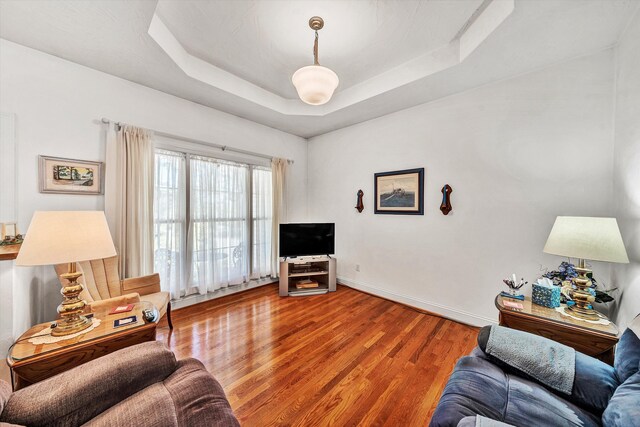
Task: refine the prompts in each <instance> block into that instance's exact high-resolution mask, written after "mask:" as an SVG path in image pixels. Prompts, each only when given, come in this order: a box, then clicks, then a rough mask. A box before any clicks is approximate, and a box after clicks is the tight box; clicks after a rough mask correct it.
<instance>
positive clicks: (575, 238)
mask: <svg viewBox="0 0 640 427" xmlns="http://www.w3.org/2000/svg"><path fill="white" fill-rule="evenodd" d="M544 252H545V253H548V254H552V255H560V256H566V257H570V258H578V265H577V266H576V272H577V273H578V277H576V278H575V279H573V283H574V284H575V286H576V288H577V289H576V290H574V291H573V293H572V295H571V298H573V300H574V302H575V304H574V305H572V306H570V307H568V310H570V312H571V314H574V315H575V316H576V317H579V318H581V319H588V320H596V319H598V313H597V312H596V311H595V310H593V308H591V307H592V306H591V305H592V303H593V302H594V301H595V297H594V296H593V295H592V294H591V293H590V292H589V288H590V287H591V279H589V278H588V277H587V274H588V273H590V272H591V270H590V269H588V268H587V267H586V264H585V259H589V260H593V261H605V262H618V263H628V262H629V258H628V257H627V251H626V250H625V248H624V243H623V242H622V236H621V235H620V229H619V228H618V222H617V221H616V219H615V218H593V217H575V216H559V217H557V218H556V222H555V223H554V224H553V228H552V229H551V233H550V234H549V238H548V239H547V243H546V244H545V245H544Z"/></svg>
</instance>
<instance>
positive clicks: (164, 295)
mask: <svg viewBox="0 0 640 427" xmlns="http://www.w3.org/2000/svg"><path fill="white" fill-rule="evenodd" d="M169 299H170V296H169V292H156V293H154V294H148V295H140V301H148V302H150V303H151V304H153V305H154V306H155V307H156V308H157V309H158V312H159V313H160V317H163V316H164V315H165V314H166V313H167V303H169Z"/></svg>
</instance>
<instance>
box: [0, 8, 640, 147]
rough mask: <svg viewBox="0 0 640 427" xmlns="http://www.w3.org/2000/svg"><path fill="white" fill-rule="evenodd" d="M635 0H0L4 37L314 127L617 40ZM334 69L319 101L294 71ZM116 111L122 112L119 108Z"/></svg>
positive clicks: (301, 131) (297, 130)
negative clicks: (304, 94)
mask: <svg viewBox="0 0 640 427" xmlns="http://www.w3.org/2000/svg"><path fill="white" fill-rule="evenodd" d="M639 5H640V2H637V1H635V0H589V1H578V0H493V1H491V0H459V1H444V0H442V1H411V0H397V1H360V0H353V1H346V0H342V1H323V0H316V1H306V0H280V1H278V0H270V1H267V0H262V1H255V0H252V1H248V0H247V1H243V0H233V1H221V0H216V1H203V0H198V1H188V0H186V1H177V0H171V1H169V0H160V1H158V2H156V1H150V0H129V1H111V0H92V1H86V0H59V1H50V0H29V1H17V0H16V1H13V0H1V1H0V37H2V38H5V39H8V40H10V41H13V42H16V43H19V44H22V45H25V46H29V47H32V48H35V49H38V50H41V51H44V52H47V53H50V54H53V55H56V56H59V57H62V58H65V59H68V60H70V61H73V62H76V63H79V64H82V65H85V66H88V67H91V68H94V69H97V70H100V71H104V72H107V73H110V74H113V75H116V76H119V77H122V78H125V79H127V80H131V81H134V82H136V83H140V84H143V85H145V86H149V87H152V88H154V89H158V90H161V91H163V92H167V93H170V94H173V95H176V96H179V97H182V98H185V99H189V100H192V101H194V102H197V103H200V104H203V105H207V106H210V107H213V108H216V109H219V110H222V111H226V112H229V113H231V114H235V115H238V116H241V117H245V118H248V119H250V120H253V121H256V122H258V123H262V124H265V125H267V126H271V127H274V128H277V129H281V130H283V131H286V132H290V133H293V134H296V135H300V136H303V137H311V136H314V135H318V134H322V133H325V132H328V131H331V130H334V129H338V128H340V127H344V126H348V125H351V124H354V123H358V122H361V121H364V120H368V119H371V118H374V117H378V116H381V115H385V114H389V113H392V112H394V111H398V110H400V109H404V108H408V107H411V106H414V105H417V104H420V103H424V102H429V101H433V100H435V99H438V98H441V97H444V96H447V95H451V94H454V93H457V92H460V91H464V90H467V89H470V88H473V87H476V86H479V85H483V84H486V83H489V82H492V81H496V80H499V79H504V78H508V77H512V76H515V75H517V74H520V73H523V72H527V71H531V70H534V69H537V68H540V67H544V66H548V65H551V64H553V63H556V62H559V61H563V60H567V59H570V58H573V57H577V56H580V55H585V54H589V53H593V52H596V51H598V50H600V49H604V48H607V47H610V46H612V45H614V44H615V43H616V42H617V40H618V38H619V37H620V34H621V32H622V31H623V30H624V28H625V27H626V25H627V23H628V22H629V21H630V18H631V17H632V15H633V13H635V11H636V10H637V9H638V6H639ZM313 15H320V16H322V17H323V18H324V19H325V21H326V25H325V28H324V29H323V30H321V31H320V63H321V64H323V65H325V66H328V67H330V68H331V69H333V70H334V71H336V73H337V74H338V75H339V77H340V86H339V87H338V89H337V91H336V95H335V96H334V99H333V100H331V101H330V102H329V103H328V104H326V105H324V106H320V107H312V106H308V105H305V104H303V103H302V101H300V100H298V99H297V97H296V94H295V90H294V89H293V86H292V85H291V81H290V78H291V75H292V74H293V72H294V71H295V70H296V69H297V68H299V67H301V66H304V65H308V64H310V63H311V62H312V54H311V47H312V44H313V32H312V31H311V30H310V29H309V27H308V24H307V21H308V19H309V17H311V16H313ZM114 119H118V120H123V121H126V118H125V117H114Z"/></svg>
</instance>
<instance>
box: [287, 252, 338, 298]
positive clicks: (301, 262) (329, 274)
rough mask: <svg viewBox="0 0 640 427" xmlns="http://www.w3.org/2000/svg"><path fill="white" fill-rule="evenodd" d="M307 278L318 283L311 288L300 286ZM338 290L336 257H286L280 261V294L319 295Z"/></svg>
mask: <svg viewBox="0 0 640 427" xmlns="http://www.w3.org/2000/svg"><path fill="white" fill-rule="evenodd" d="M305 279H307V280H308V281H310V282H315V283H317V286H315V287H310V288H299V287H298V285H299V283H300V282H302V281H304V280H305ZM335 290H336V259H335V258H331V257H329V256H308V257H297V258H285V259H284V260H282V261H280V288H279V295H280V296H281V297H285V296H304V295H319V294H326V293H327V292H335Z"/></svg>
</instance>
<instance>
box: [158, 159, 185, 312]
mask: <svg viewBox="0 0 640 427" xmlns="http://www.w3.org/2000/svg"><path fill="white" fill-rule="evenodd" d="M185 157H186V156H185V155H184V154H183V153H178V152H174V151H166V150H156V157H155V159H156V162H155V195H154V208H153V213H154V215H153V224H154V249H155V252H154V267H155V271H156V272H157V273H159V274H160V279H161V280H160V285H161V287H162V290H163V291H169V292H170V293H171V298H172V299H177V298H180V297H181V296H184V295H186V294H187V293H188V290H187V280H186V278H187V274H186V273H187V270H186V248H185V246H186V245H185V242H186V223H187V218H186V200H187V199H186V179H185V178H186V177H185Z"/></svg>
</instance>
